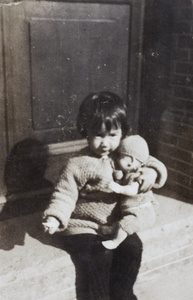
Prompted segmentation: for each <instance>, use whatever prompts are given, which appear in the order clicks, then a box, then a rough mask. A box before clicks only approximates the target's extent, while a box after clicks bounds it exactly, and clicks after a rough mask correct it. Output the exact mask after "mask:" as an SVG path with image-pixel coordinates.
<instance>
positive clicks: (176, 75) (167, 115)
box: [158, 0, 193, 199]
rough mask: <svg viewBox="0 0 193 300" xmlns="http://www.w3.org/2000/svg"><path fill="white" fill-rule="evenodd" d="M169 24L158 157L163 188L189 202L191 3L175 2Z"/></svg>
mask: <svg viewBox="0 0 193 300" xmlns="http://www.w3.org/2000/svg"><path fill="white" fill-rule="evenodd" d="M173 21H174V23H173V30H172V51H171V58H172V59H171V66H170V68H171V69H170V70H171V71H170V79H169V83H170V88H169V95H168V106H167V108H166V110H165V111H164V113H163V115H162V118H161V129H160V131H161V135H160V140H159V150H158V157H159V158H160V159H161V160H162V161H163V162H164V163H165V164H166V166H167V168H168V174H169V176H168V182H167V187H169V188H170V189H172V190H173V191H175V192H176V193H177V194H179V195H182V196H185V197H187V198H192V199H193V1H191V0H189V1H187V0H183V1H180V0H179V1H176V5H175V8H174V11H173Z"/></svg>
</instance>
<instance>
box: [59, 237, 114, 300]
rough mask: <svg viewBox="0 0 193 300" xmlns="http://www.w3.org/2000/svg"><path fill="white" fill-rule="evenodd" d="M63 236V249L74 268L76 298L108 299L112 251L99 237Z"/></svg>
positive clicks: (83, 299)
mask: <svg viewBox="0 0 193 300" xmlns="http://www.w3.org/2000/svg"><path fill="white" fill-rule="evenodd" d="M62 238H63V243H64V249H65V250H66V251H67V252H68V253H69V254H70V255H71V258H72V261H73V262H74V265H75V268H76V291H77V299H78V300H85V299H89V300H109V299H110V298H109V272H110V271H109V270H110V266H111V262H112V251H109V250H107V249H105V248H104V247H103V246H102V244H101V238H100V237H99V236H96V235H92V234H81V235H75V236H68V237H61V239H62Z"/></svg>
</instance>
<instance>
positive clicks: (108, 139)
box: [88, 126, 122, 157]
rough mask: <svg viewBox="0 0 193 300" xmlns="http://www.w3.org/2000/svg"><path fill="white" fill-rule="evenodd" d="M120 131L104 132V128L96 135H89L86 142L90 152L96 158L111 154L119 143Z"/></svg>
mask: <svg viewBox="0 0 193 300" xmlns="http://www.w3.org/2000/svg"><path fill="white" fill-rule="evenodd" d="M121 138H122V130H121V129H120V128H119V129H111V130H110V131H108V132H107V131H106V129H105V128H103V126H102V128H101V132H99V133H97V134H96V135H93V134H89V136H88V142H89V146H90V149H91V151H93V152H94V153H95V154H96V155H97V156H99V157H102V156H108V155H109V154H110V153H111V152H113V151H115V150H116V149H117V148H118V146H119V144H120V141H121Z"/></svg>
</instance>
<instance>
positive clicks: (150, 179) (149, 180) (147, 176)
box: [139, 167, 157, 193]
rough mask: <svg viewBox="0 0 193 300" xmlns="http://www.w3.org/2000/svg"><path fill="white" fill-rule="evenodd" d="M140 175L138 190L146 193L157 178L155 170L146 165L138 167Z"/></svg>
mask: <svg viewBox="0 0 193 300" xmlns="http://www.w3.org/2000/svg"><path fill="white" fill-rule="evenodd" d="M140 172H141V175H140V176H139V182H140V181H141V182H142V184H141V185H140V189H139V191H140V192H142V193H146V192H148V191H150V190H151V189H152V187H153V186H154V184H155V182H156V179H157V172H156V171H155V170H154V169H152V168H148V167H143V168H141V169H140Z"/></svg>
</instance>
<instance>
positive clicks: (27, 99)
mask: <svg viewBox="0 0 193 300" xmlns="http://www.w3.org/2000/svg"><path fill="white" fill-rule="evenodd" d="M133 2H134V3H133ZM133 2H132V1H128V3H127V2H123V3H122V2H120V1H119V2H117V1H116V2H114V3H113V2H112V1H111V2H110V3H76V2H74V3H64V2H44V1H42V2H30V1H23V2H22V3H20V4H18V5H13V6H12V7H8V6H5V7H4V8H3V20H4V21H3V23H4V44H5V66H6V70H5V82H6V102H7V126H8V144H9V147H10V148H11V147H12V146H13V145H14V144H15V143H16V142H18V141H20V140H22V139H24V138H28V137H33V138H37V139H40V140H41V141H43V142H45V143H47V144H54V143H59V142H65V141H69V140H74V139H77V138H78V137H77V135H76V129H75V121H76V115H77V112H78V107H79V105H80V103H81V101H82V100H83V98H84V97H85V96H87V94H88V93H90V92H93V91H98V90H110V91H113V92H115V93H118V94H119V95H120V96H121V97H123V98H124V99H125V101H128V104H129V105H130V109H131V113H130V115H131V122H130V123H131V128H132V129H133V130H134V129H135V128H136V126H137V114H138V100H139V99H138V98H139V97H138V96H139V94H138V92H139V91H138V88H139V76H140V64H139V61H140V49H141V48H140V47H141V23H142V21H141V16H142V8H141V6H140V5H139V4H140V3H139V1H136V0H135V1H133ZM136 2H137V3H136Z"/></svg>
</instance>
